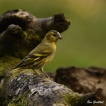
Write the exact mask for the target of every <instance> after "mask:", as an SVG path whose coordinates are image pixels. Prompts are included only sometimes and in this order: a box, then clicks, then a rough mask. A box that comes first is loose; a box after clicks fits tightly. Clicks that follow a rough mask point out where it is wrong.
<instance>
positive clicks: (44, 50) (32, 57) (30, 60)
mask: <svg viewBox="0 0 106 106" xmlns="http://www.w3.org/2000/svg"><path fill="white" fill-rule="evenodd" d="M52 52H53V50H52V49H51V48H50V47H49V46H48V45H43V46H40V47H39V46H38V47H37V48H35V49H33V50H32V51H31V52H30V53H29V54H28V55H27V56H26V57H25V58H24V59H23V60H22V62H21V63H19V64H18V65H17V66H16V67H15V68H17V67H25V66H29V65H32V64H34V63H35V62H37V61H38V62H39V61H41V60H42V59H43V58H46V57H47V56H49V55H51V54H52Z"/></svg>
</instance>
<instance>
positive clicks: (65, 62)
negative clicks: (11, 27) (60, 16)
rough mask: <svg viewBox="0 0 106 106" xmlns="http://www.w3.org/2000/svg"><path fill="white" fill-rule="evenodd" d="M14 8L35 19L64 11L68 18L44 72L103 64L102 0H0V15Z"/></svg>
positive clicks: (105, 16) (105, 28)
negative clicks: (65, 28) (55, 50)
mask: <svg viewBox="0 0 106 106" xmlns="http://www.w3.org/2000/svg"><path fill="white" fill-rule="evenodd" d="M16 8H18V9H23V10H26V11H28V12H30V13H31V14H33V15H35V16H36V17H38V18H43V17H50V16H52V15H54V14H56V13H64V14H65V15H66V16H67V17H68V18H69V19H70V20H71V21H72V25H71V26H70V27H69V29H68V30H67V31H65V32H64V33H62V36H63V40H61V41H58V42H57V52H56V55H55V57H54V60H53V61H52V62H51V63H50V64H48V65H47V66H46V67H45V70H46V71H55V70H56V69H57V68H58V67H63V66H64V67H68V66H77V67H89V66H98V67H106V1H105V0H0V14H3V13H4V12H6V11H7V10H12V9H16Z"/></svg>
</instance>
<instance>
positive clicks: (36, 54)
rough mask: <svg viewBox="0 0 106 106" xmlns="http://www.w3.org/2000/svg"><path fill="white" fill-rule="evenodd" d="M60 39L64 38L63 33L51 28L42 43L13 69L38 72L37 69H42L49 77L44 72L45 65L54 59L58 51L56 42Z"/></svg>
mask: <svg viewBox="0 0 106 106" xmlns="http://www.w3.org/2000/svg"><path fill="white" fill-rule="evenodd" d="M59 39H62V36H61V34H60V33H59V32H58V31H56V30H50V31H49V32H47V33H46V35H45V37H44V38H43V40H42V41H41V43H40V44H39V45H38V46H37V47H35V48H34V49H33V50H32V51H31V52H30V53H29V54H28V55H27V56H26V57H25V58H24V59H23V60H22V61H21V62H20V63H19V64H18V65H16V66H15V67H14V68H13V69H17V68H18V69H32V70H33V71H34V72H35V73H36V74H37V72H36V69H40V70H41V72H42V73H43V74H45V76H46V77H49V76H48V75H47V74H46V73H45V72H44V66H45V65H47V64H48V63H50V62H51V61H52V59H53V57H54V55H55V53H56V42H57V41H58V40H59Z"/></svg>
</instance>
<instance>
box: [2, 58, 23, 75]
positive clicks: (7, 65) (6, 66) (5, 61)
mask: <svg viewBox="0 0 106 106" xmlns="http://www.w3.org/2000/svg"><path fill="white" fill-rule="evenodd" d="M20 61H21V60H20V59H18V58H15V57H12V56H4V57H1V58H0V75H2V74H3V73H5V72H6V71H9V70H11V69H12V68H13V67H14V66H15V65H16V64H17V63H19V62H20Z"/></svg>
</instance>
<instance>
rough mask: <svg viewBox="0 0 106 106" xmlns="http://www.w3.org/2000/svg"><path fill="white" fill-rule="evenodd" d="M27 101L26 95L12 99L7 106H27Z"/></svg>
mask: <svg viewBox="0 0 106 106" xmlns="http://www.w3.org/2000/svg"><path fill="white" fill-rule="evenodd" d="M27 105H28V99H27V97H26V94H23V95H20V96H17V97H14V98H13V100H12V101H11V102H10V103H9V104H8V106H27Z"/></svg>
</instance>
